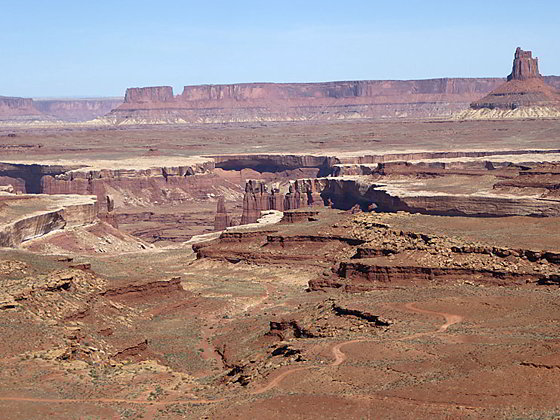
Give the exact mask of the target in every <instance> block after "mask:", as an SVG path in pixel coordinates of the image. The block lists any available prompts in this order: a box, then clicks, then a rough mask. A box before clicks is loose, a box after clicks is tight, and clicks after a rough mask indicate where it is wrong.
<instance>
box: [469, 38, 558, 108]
mask: <svg viewBox="0 0 560 420" xmlns="http://www.w3.org/2000/svg"><path fill="white" fill-rule="evenodd" d="M554 81H555V80H553V82H554ZM534 106H552V107H557V106H560V91H558V90H556V88H554V87H552V86H550V85H549V84H547V83H545V81H544V79H543V77H542V76H541V75H540V73H539V62H538V58H533V57H532V53H531V51H523V50H522V49H521V48H517V50H516V51H515V57H514V60H513V68H512V72H511V74H510V75H509V76H508V77H507V82H506V83H504V84H502V85H500V86H499V87H498V88H496V89H494V90H493V91H492V92H491V93H490V94H488V95H486V96H485V97H484V98H482V99H480V100H478V101H475V102H473V103H472V104H471V108H474V109H481V108H488V109H495V108H498V109H516V108H519V107H534Z"/></svg>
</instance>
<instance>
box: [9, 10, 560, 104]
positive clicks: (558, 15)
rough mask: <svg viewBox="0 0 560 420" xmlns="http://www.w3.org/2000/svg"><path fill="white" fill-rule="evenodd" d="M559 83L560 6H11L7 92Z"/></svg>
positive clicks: (63, 93) (31, 94)
mask: <svg viewBox="0 0 560 420" xmlns="http://www.w3.org/2000/svg"><path fill="white" fill-rule="evenodd" d="M517 46H521V47H522V48H524V49H530V50H533V52H534V54H535V55H536V56H538V57H539V58H540V64H541V73H542V74H556V75H560V1H558V0H547V1H545V0H525V1H517V0H509V1H502V0H484V1H482V0H469V1H456V0H448V1H430V0H409V1H406V0H384V1H375V0H369V1H368V0H338V1H331V0H321V1H318V0H317V1H316V0H302V1H291V0H282V1H275V0H268V1H267V0H237V1H212V0H206V1H204V0H198V1H179V0H151V1H145V0H88V1H84V0H0V60H1V63H2V68H1V70H0V76H1V77H0V95H5V96H25V97H54V96H66V97H71V96H121V95H123V94H124V91H125V89H126V88H127V87H132V86H154V85H171V86H173V87H174V89H175V93H180V92H181V91H182V87H183V86H184V85H188V84H205V83H238V82H254V81H261V82H313V81H329V80H362V79H422V78H434V77H484V76H506V75H507V74H508V73H509V70H510V67H511V61H512V58H513V52H514V50H515V47H517Z"/></svg>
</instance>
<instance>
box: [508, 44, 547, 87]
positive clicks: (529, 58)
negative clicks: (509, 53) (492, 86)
mask: <svg viewBox="0 0 560 420" xmlns="http://www.w3.org/2000/svg"><path fill="white" fill-rule="evenodd" d="M535 77H541V75H540V73H539V59H538V58H536V57H535V58H533V53H532V52H531V51H523V50H522V49H521V48H519V47H517V50H515V57H514V59H513V69H512V71H511V74H510V75H509V76H508V78H507V80H508V81H510V80H527V79H532V78H535Z"/></svg>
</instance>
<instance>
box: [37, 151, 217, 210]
mask: <svg viewBox="0 0 560 420" xmlns="http://www.w3.org/2000/svg"><path fill="white" fill-rule="evenodd" d="M213 168H214V163H213V162H211V161H208V162H204V163H201V164H193V165H187V166H176V167H159V168H158V167H154V168H149V169H101V170H90V171H87V170H76V171H68V172H64V173H62V174H59V175H54V176H49V175H47V176H43V177H42V178H41V192H42V193H44V194H80V195H95V196H97V199H98V200H99V202H100V204H101V205H102V206H104V207H106V206H107V197H108V196H110V195H111V194H113V195H114V202H113V205H114V204H117V205H119V206H122V205H125V204H136V205H142V203H143V202H146V203H154V202H160V203H161V202H174V201H177V202H180V201H182V200H185V199H187V198H192V196H196V195H197V194H198V195H202V196H204V197H206V194H207V192H208V191H211V190H212V188H211V186H212V183H213V182H215V178H216V177H215V176H214V175H212V174H211V173H210V171H211V170H212V169H213Z"/></svg>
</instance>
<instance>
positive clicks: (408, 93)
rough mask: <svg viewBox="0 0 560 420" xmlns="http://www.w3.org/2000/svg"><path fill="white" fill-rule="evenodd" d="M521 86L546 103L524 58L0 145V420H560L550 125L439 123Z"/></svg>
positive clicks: (273, 90)
mask: <svg viewBox="0 0 560 420" xmlns="http://www.w3.org/2000/svg"><path fill="white" fill-rule="evenodd" d="M534 80H539V82H538V84H539V86H541V87H542V86H543V84H544V83H545V82H546V83H547V85H546V86H553V85H554V84H555V83H556V86H557V87H558V86H560V79H558V78H546V77H545V78H542V79H541V77H540V75H539V71H538V66H537V61H536V59H534V58H533V57H532V55H531V54H530V53H529V52H525V51H522V50H518V51H517V52H516V54H515V57H514V65H513V70H512V75H511V77H510V80H509V81H507V79H469V80H467V79H438V80H430V81H390V82H334V83H325V84H248V85H219V86H197V87H186V88H185V90H184V92H183V93H182V94H181V95H178V96H174V94H173V90H172V89H171V88H170V87H158V88H131V89H129V90H128V91H127V93H126V96H125V99H124V102H123V104H122V105H119V106H117V108H116V109H115V110H113V111H111V112H110V113H109V116H108V117H100V119H101V120H103V119H105V118H107V119H108V120H111V121H112V122H107V124H102V121H101V120H99V121H98V123H99V124H97V123H96V124H92V125H88V124H82V123H75V122H70V123H65V124H64V125H60V126H59V125H56V124H52V125H49V124H44V125H40V124H39V125H35V124H28V123H25V124H15V125H14V124H6V125H4V124H0V334H1V335H2V338H3V339H2V340H0V384H1V386H0V414H1V415H2V416H3V417H7V418H14V419H27V418H37V417H56V418H61V419H71V418H76V417H84V418H87V417H98V418H172V419H175V418H177V419H178V418H224V419H233V418H263V419H268V418H270V419H278V418H282V419H284V418H288V419H289V418H302V417H306V418H317V419H323V418H399V419H418V418H435V419H439V418H442V419H443V418H458V419H469V418H471V419H472V418H531V419H532V418H555V417H558V413H559V412H560V411H559V410H560V407H559V406H558V398H557V395H558V393H559V392H560V388H559V386H560V382H559V381H558V369H559V368H560V358H559V357H558V354H560V344H559V343H560V337H559V335H558V322H559V319H560V310H559V308H560V307H559V305H558V293H559V290H560V289H559V287H560V241H559V239H558V238H559V237H560V236H559V234H560V148H559V143H558V139H559V138H560V119H557V118H552V117H551V115H548V114H547V115H546V116H544V117H543V118H536V117H531V118H526V119H524V118H496V119H469V118H455V117H453V118H452V117H451V115H455V114H454V113H455V111H456V110H461V109H466V108H468V107H469V104H471V103H473V102H475V101H477V100H479V99H480V98H482V97H484V96H485V95H488V94H489V93H490V92H492V91H493V92H496V89H500V87H499V86H500V85H502V84H504V83H506V84H507V83H511V82H514V83H517V82H520V83H523V86H525V87H526V86H528V85H527V83H526V82H529V83H533V82H532V81H534ZM541 82H542V83H541ZM546 89H549V88H548V87H546ZM550 89H552V87H550ZM522 93H523V94H522ZM524 93H526V91H523V92H521V93H520V91H517V93H516V95H520V96H522V97H527V96H528V95H525V94H524ZM492 95H494V96H495V93H494V94H492V93H490V95H489V97H491V99H492V98H494V96H492ZM0 99H3V100H5V101H6V102H5V103H6V104H9V105H3V106H4V107H11V108H10V109H19V110H20V111H21V114H20V115H21V116H22V120H20V121H23V120H25V119H26V118H27V121H28V122H29V118H28V117H29V116H30V115H31V113H33V112H38V113H41V116H38V117H37V118H45V117H44V116H42V115H51V116H52V118H53V120H55V119H56V120H58V119H59V118H60V119H62V118H66V119H71V118H76V119H77V118H78V117H74V116H76V115H78V114H80V113H82V112H84V114H82V115H83V116H85V110H88V111H87V112H93V113H97V112H102V109H103V107H105V106H108V104H101V103H93V102H92V103H91V104H89V105H87V104H85V103H84V104H81V105H79V106H77V108H76V109H74V108H73V105H70V104H63V105H64V106H62V105H61V106H60V107H59V106H58V105H57V104H56V103H47V102H45V103H43V105H41V106H44V107H43V108H41V106H38V105H37V104H36V103H35V102H36V101H35V100H33V101H30V100H19V99H18V100H13V99H10V100H9V101H8V100H6V99H5V98H0ZM492 100H493V99H492ZM508 100H509V99H508ZM485 101H486V100H485ZM1 103H2V102H1V101H0V104H1ZM492 103H494V102H492ZM508 103H509V102H508ZM522 108H523V107H519V109H522ZM529 108H531V107H529ZM0 109H2V108H1V107H0ZM20 111H17V112H20ZM479 111H481V109H475V108H472V109H470V110H468V112H479ZM486 111H499V107H495V108H494V109H493V110H489V109H486V110H485V112H486ZM502 111H504V110H503V109H502ZM506 111H507V112H509V111H515V110H511V109H509V110H506ZM9 112H12V111H9ZM14 112H15V111H14ZM56 112H59V113H60V114H59V115H60V116H59V117H56V116H55V115H54V113H56ZM67 112H68V113H67ZM74 112H76V114H74ZM103 112H104V111H103ZM401 112H402V113H401ZM63 114H66V116H64V117H63ZM0 115H1V114H0ZM12 115H15V114H14V113H13V114H12ZM72 115H74V116H72ZM352 116H358V117H359V118H356V119H354V118H353V117H352ZM384 116H385V117H387V118H385V117H384ZM396 116H397V117H398V118H395V117H396ZM442 116H447V117H445V118H442ZM10 118H12V117H10ZM49 118H51V117H49ZM79 118H81V117H79ZM88 118H89V117H88ZM37 121H38V120H37ZM43 121H45V120H43ZM51 121H52V120H51ZM162 122H163V123H165V124H162ZM178 122H179V123H180V124H177V123H178ZM185 122H187V124H185ZM6 413H7V414H6Z"/></svg>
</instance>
